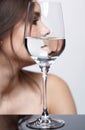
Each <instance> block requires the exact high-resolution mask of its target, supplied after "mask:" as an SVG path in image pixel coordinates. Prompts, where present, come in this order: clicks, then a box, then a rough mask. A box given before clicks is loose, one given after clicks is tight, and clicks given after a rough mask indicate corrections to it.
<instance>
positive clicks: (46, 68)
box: [40, 66, 50, 117]
mask: <svg viewBox="0 0 85 130" xmlns="http://www.w3.org/2000/svg"><path fill="white" fill-rule="evenodd" d="M49 67H50V66H40V68H41V72H42V80H43V112H42V116H44V117H46V116H48V111H47V76H48V71H49Z"/></svg>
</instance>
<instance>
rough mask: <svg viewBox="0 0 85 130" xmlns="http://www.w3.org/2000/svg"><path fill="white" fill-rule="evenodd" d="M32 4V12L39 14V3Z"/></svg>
mask: <svg viewBox="0 0 85 130" xmlns="http://www.w3.org/2000/svg"><path fill="white" fill-rule="evenodd" d="M33 3H34V5H35V6H34V12H40V5H39V3H38V2H35V1H34V2H33Z"/></svg>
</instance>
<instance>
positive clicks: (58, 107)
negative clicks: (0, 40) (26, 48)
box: [0, 55, 76, 114]
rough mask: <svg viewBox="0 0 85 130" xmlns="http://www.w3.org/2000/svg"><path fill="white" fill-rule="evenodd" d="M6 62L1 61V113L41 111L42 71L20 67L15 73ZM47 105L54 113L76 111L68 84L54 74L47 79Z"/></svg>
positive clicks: (71, 112) (72, 112) (32, 112)
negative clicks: (30, 70)
mask: <svg viewBox="0 0 85 130" xmlns="http://www.w3.org/2000/svg"><path fill="white" fill-rule="evenodd" d="M0 56H1V55H0ZM3 61H4V58H3ZM5 62H6V60H5ZM5 62H4V64H2V67H1V64H0V68H1V73H0V114H41V113H42V79H41V74H39V73H34V72H28V71H24V70H19V71H16V73H14V75H13V72H12V71H10V70H11V69H10V68H11V67H9V64H8V65H7V63H5ZM7 62H8V61H7ZM5 65H6V66H5ZM4 67H5V69H4ZM3 79H5V80H3ZM47 107H48V111H49V113H53V114H75V113H76V109H75V104H74V101H73V99H72V96H71V93H70V91H69V89H68V86H67V84H66V83H65V82H64V81H63V80H62V79H60V78H59V77H57V76H55V75H51V74H50V75H48V82H47ZM34 108H35V109H34Z"/></svg>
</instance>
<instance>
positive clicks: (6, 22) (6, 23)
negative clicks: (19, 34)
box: [0, 0, 32, 40]
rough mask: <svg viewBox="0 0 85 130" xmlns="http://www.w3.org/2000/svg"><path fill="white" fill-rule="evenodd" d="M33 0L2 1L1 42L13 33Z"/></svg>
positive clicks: (0, 1) (0, 3)
mask: <svg viewBox="0 0 85 130" xmlns="http://www.w3.org/2000/svg"><path fill="white" fill-rule="evenodd" d="M31 1H32V0H0V40H1V39H2V38H4V37H5V36H6V34H8V33H11V32H12V29H13V27H14V26H15V25H16V23H17V22H18V21H19V20H20V19H21V18H22V16H23V15H24V13H25V11H26V9H27V5H28V3H29V2H31Z"/></svg>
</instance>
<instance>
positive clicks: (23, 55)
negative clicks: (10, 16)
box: [4, 4, 49, 65]
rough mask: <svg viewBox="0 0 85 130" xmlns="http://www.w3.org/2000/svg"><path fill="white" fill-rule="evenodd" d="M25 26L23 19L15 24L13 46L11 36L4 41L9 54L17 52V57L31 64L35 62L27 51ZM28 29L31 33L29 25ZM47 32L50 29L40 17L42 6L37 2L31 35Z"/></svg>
mask: <svg viewBox="0 0 85 130" xmlns="http://www.w3.org/2000/svg"><path fill="white" fill-rule="evenodd" d="M24 28H25V21H24V20H23V19H22V20H20V21H19V22H18V23H17V24H16V25H15V27H14V29H13V35H12V47H11V41H10V36H8V37H6V38H5V39H4V43H6V44H4V45H5V48H6V49H5V50H6V51H7V54H8V55H13V54H14V56H15V54H16V58H18V60H21V61H22V62H26V63H28V64H30V65H31V64H34V63H35V62H34V61H33V60H32V59H31V57H30V55H29V54H28V53H27V50H26V48H25V45H24ZM27 30H28V33H29V32H30V26H29V25H28V29H27ZM47 33H49V30H48V28H47V27H46V26H45V25H44V24H43V23H42V21H41V18H40V8H39V6H38V5H37V4H36V6H35V8H34V16H33V21H32V27H31V36H33V37H40V36H44V35H46V34H47ZM28 35H29V34H28Z"/></svg>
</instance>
